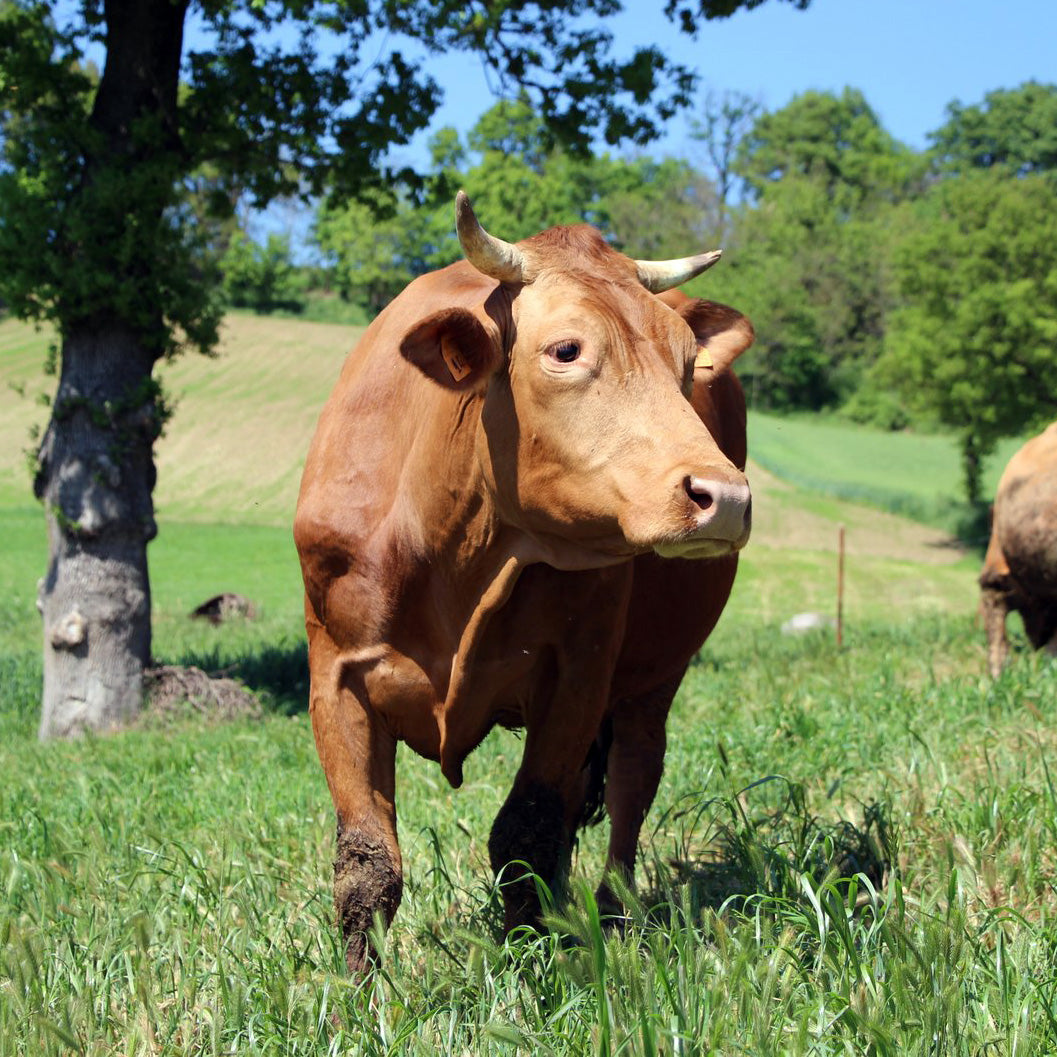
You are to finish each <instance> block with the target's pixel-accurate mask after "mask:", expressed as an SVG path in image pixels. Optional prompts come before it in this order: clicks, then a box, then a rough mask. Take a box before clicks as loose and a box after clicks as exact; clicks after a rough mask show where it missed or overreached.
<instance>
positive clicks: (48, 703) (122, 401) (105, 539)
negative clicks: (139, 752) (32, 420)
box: [35, 330, 161, 738]
mask: <svg viewBox="0 0 1057 1057" xmlns="http://www.w3.org/2000/svg"><path fill="white" fill-rule="evenodd" d="M153 364H154V358H153V357H152V356H151V355H149V354H148V353H146V352H145V351H144V350H143V348H142V345H141V343H140V342H138V341H137V340H136V339H135V337H134V336H133V335H131V334H130V333H127V332H123V331H121V330H111V331H109V332H101V333H71V334H69V335H68V336H67V337H66V339H65V340H64V343H63V350H62V375H61V378H60V381H59V389H58V393H57V395H56V398H55V403H54V405H53V408H52V416H51V421H50V423H49V424H48V429H47V432H46V434H45V436H44V440H43V443H42V444H41V449H40V454H39V459H40V467H39V471H38V474H37V479H36V483H35V491H36V493H37V497H38V498H39V499H41V500H42V501H43V502H44V506H45V510H46V514H47V521H48V543H49V557H48V568H47V573H46V575H45V577H44V578H43V579H42V580H41V582H40V590H39V596H38V607H39V608H40V611H41V614H42V616H43V618H44V693H43V708H42V717H41V724H40V736H41V738H51V737H66V736H69V735H72V734H78V733H81V732H83V731H87V730H106V729H108V728H112V727H115V726H120V725H121V724H123V723H125V722H127V721H128V719H129V718H130V717H131V716H133V715H134V714H135V713H136V712H138V711H139V709H140V707H141V705H142V685H143V669H144V667H145V666H146V665H147V664H148V663H149V662H150V653H151V624H150V584H149V581H148V578H147V543H148V542H149V541H150V540H151V539H153V538H154V535H155V534H156V531H157V530H156V526H155V522H154V508H153V501H152V498H151V493H152V491H153V488H154V479H155V469H154V452H153V446H154V440H155V438H156V437H157V436H158V434H159V433H160V427H161V414H160V411H159V407H158V402H157V398H156V389H155V387H154V384H153V382H152V380H151V371H152V369H153Z"/></svg>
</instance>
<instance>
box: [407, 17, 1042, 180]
mask: <svg viewBox="0 0 1057 1057" xmlns="http://www.w3.org/2000/svg"><path fill="white" fill-rule="evenodd" d="M624 6H625V11H624V13H623V15H621V16H620V17H619V18H618V19H617V20H615V23H614V32H615V36H616V48H615V50H616V52H617V53H618V54H620V53H624V54H626V53H627V52H629V51H630V50H631V49H632V48H633V47H634V46H635V45H637V44H646V43H657V44H659V45H661V46H662V47H663V48H664V49H665V50H666V51H667V53H668V54H669V55H670V56H671V57H672V58H674V59H676V60H678V61H680V62H682V63H684V64H686V65H688V66H691V67H693V68H694V69H696V70H697V71H698V73H699V74H700V77H701V85H702V88H709V87H711V88H713V89H715V90H717V91H720V92H722V91H723V90H726V89H734V90H737V91H740V92H745V93H748V94H749V95H752V96H758V97H759V98H760V99H761V100H762V102H763V104H764V106H765V107H766V108H767V109H769V110H774V109H777V108H779V107H781V106H784V105H785V104H786V103H787V102H789V100H790V99H791V98H792V97H793V96H794V95H796V94H797V93H799V92H803V91H806V90H808V89H821V90H834V91H840V90H841V89H843V88H844V87H845V86H851V87H854V88H859V89H860V90H861V91H862V92H863V94H864V95H865V96H866V99H867V101H868V102H869V103H870V105H871V106H872V107H873V108H874V110H875V112H876V113H877V115H878V117H879V118H880V120H881V123H882V124H883V125H884V127H885V128H886V129H887V130H888V131H889V132H890V133H891V134H892V135H893V136H895V137H896V138H897V139H899V140H902V141H903V142H904V143H906V144H908V145H909V146H912V147H917V148H922V147H925V146H927V145H928V141H927V135H928V133H929V132H930V131H932V130H933V129H935V128H937V127H938V126H939V125H941V124H942V123H943V121H944V118H945V110H946V106H947V104H948V103H949V102H950V101H951V100H953V99H958V100H960V101H961V102H963V103H975V102H978V101H980V100H981V99H982V98H983V96H984V95H985V93H986V92H988V91H990V90H991V89H993V88H1012V87H1015V86H1016V85H1019V84H1021V83H1023V82H1024V81H1027V80H1039V81H1045V82H1049V83H1053V82H1055V81H1057V0H813V3H812V4H811V6H810V7H809V8H808V10H807V11H797V10H795V9H794V8H793V7H791V6H790V5H789V4H788V3H784V2H783V0H767V2H766V3H764V5H763V6H762V7H760V8H757V9H756V10H755V11H748V12H742V13H739V14H737V15H735V16H734V17H733V18H731V19H727V20H725V21H721V22H711V23H704V24H703V25H702V28H701V31H700V33H699V35H698V37H697V39H696V40H691V39H690V38H688V37H686V36H684V35H683V34H680V33H679V32H678V31H677V30H676V29H675V28H674V27H673V26H671V25H670V24H669V23H668V22H667V21H666V20H665V19H664V18H663V16H662V15H661V14H660V10H661V8H662V6H663V4H662V2H661V0H625V4H624ZM431 68H432V69H433V72H434V76H435V77H436V78H437V80H438V81H439V82H440V83H441V85H442V87H443V88H444V90H445V101H444V104H443V107H442V109H441V112H440V114H439V115H438V116H437V118H436V119H435V121H434V123H433V126H432V128H439V127H441V126H442V125H445V124H452V125H455V126H456V127H458V128H460V129H466V128H468V127H469V126H470V125H472V124H473V122H474V120H475V119H476V118H477V117H478V116H479V115H480V113H481V112H482V111H483V110H485V109H487V107H488V106H489V105H490V104H491V101H492V98H493V97H492V96H490V94H489V87H488V82H487V81H486V78H485V76H484V73H483V71H482V69H481V67H480V65H479V63H477V62H475V61H474V60H469V59H467V58H466V56H459V57H457V58H453V59H451V60H443V59H442V60H440V61H439V62H436V63H431ZM425 139H426V136H420V137H418V139H417V140H416V142H415V144H414V145H413V148H411V149H410V150H406V151H405V152H401V154H402V156H405V157H407V158H408V159H409V160H412V159H414V160H416V161H421V160H424V157H425V154H424V143H425ZM647 149H648V151H649V153H651V154H662V153H668V154H678V155H683V156H686V157H690V158H691V159H692V158H693V156H694V152H695V150H697V149H698V148H697V147H696V146H695V144H694V143H693V142H692V141H689V139H688V137H687V125H686V120H685V118H675V119H674V120H673V121H672V122H671V123H670V125H669V127H668V130H667V132H666V134H665V135H664V136H663V137H662V138H661V140H660V141H658V143H656V144H654V145H652V146H651V147H649V148H647Z"/></svg>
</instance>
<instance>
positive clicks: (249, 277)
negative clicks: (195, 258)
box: [220, 231, 304, 312]
mask: <svg viewBox="0 0 1057 1057" xmlns="http://www.w3.org/2000/svg"><path fill="white" fill-rule="evenodd" d="M220 270H221V272H222V273H223V276H224V279H223V291H224V299H225V301H226V302H227V303H228V304H229V305H233V306H234V307H235V308H252V309H253V310H254V311H255V312H270V311H274V310H275V309H286V310H287V311H293V312H296V311H299V310H300V309H301V307H302V300H301V297H302V294H303V293H304V283H303V282H302V280H301V276H300V275H299V274H298V271H297V267H296V265H295V264H294V262H293V258H292V256H291V252H290V239H289V237H288V236H286V235H275V234H272V235H269V236H268V239H267V241H266V242H265V244H264V245H263V246H261V245H260V244H259V243H257V242H254V241H253V239H251V238H250V237H249V236H248V235H246V234H245V233H244V232H242V231H236V233H235V234H234V235H233V236H232V237H231V239H230V240H229V242H228V247H227V250H226V251H225V253H224V256H223V257H222V258H221V259H220Z"/></svg>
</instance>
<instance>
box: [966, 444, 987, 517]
mask: <svg viewBox="0 0 1057 1057" xmlns="http://www.w3.org/2000/svg"><path fill="white" fill-rule="evenodd" d="M981 472H982V459H981V455H980V442H979V441H978V440H977V439H976V437H974V436H973V435H972V434H966V435H965V436H964V437H963V438H962V473H963V474H964V480H965V497H966V498H967V499H968V500H969V502H970V503H971V504H972V505H973V506H976V505H977V504H978V503H979V502H980V476H981Z"/></svg>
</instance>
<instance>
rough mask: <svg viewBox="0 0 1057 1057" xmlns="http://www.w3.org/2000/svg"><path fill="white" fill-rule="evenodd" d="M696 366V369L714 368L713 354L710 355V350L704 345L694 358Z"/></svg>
mask: <svg viewBox="0 0 1057 1057" xmlns="http://www.w3.org/2000/svg"><path fill="white" fill-rule="evenodd" d="M694 366H695V367H711V366H712V353H710V352H709V351H708V349H707V348H706V347H705V346H704V345H702V346H701V348H700V349H698V350H697V356H696V357H694Z"/></svg>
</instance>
